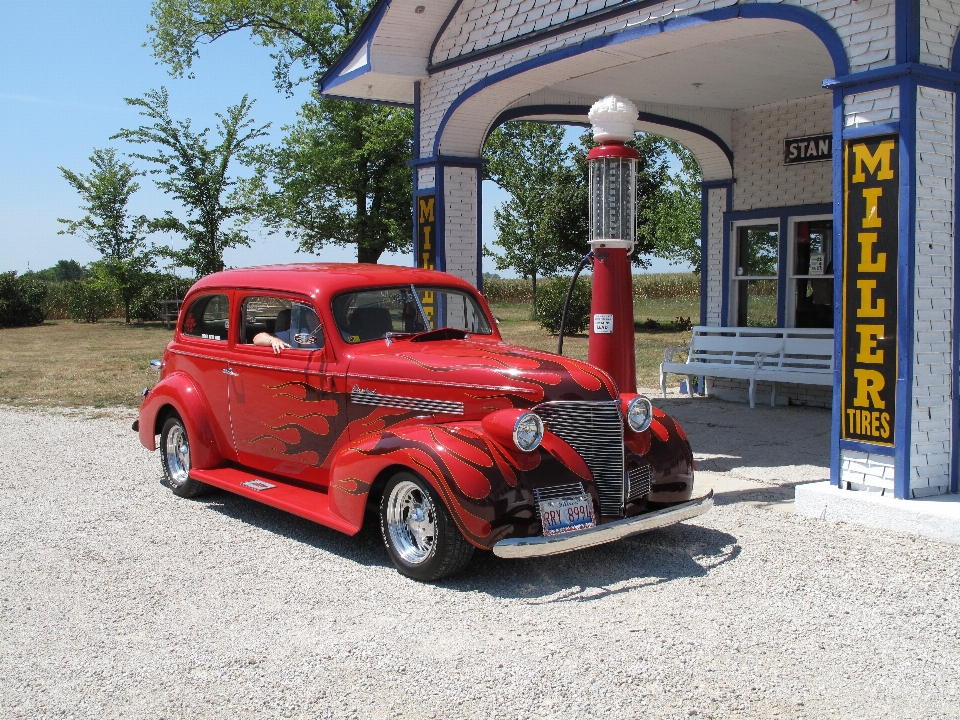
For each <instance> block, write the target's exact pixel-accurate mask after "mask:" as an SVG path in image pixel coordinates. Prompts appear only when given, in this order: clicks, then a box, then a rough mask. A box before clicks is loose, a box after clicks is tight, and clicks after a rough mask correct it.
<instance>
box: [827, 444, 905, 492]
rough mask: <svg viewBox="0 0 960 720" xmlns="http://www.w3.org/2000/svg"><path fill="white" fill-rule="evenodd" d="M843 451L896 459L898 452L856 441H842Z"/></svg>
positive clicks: (841, 447) (890, 448) (894, 449)
mask: <svg viewBox="0 0 960 720" xmlns="http://www.w3.org/2000/svg"><path fill="white" fill-rule="evenodd" d="M840 449H841V450H855V451H857V452H862V453H870V454H871V455H885V456H886V457H896V456H897V450H896V448H892V447H885V446H883V445H873V444H871V443H862V442H857V441H856V440H841V441H840ZM831 483H832V484H836V483H833V481H832V480H831Z"/></svg>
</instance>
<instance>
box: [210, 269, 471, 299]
mask: <svg viewBox="0 0 960 720" xmlns="http://www.w3.org/2000/svg"><path fill="white" fill-rule="evenodd" d="M409 283H416V284H421V285H422V284H430V285H444V286H447V287H459V288H464V289H468V290H475V288H474V287H473V286H472V285H471V284H470V283H468V282H467V281H465V280H461V279H460V278H458V277H455V276H453V275H450V274H448V273H445V272H439V271H437V270H423V269H421V268H412V267H401V266H399V265H373V264H370V263H295V264H289V265H260V266H256V267H248V268H236V269H232V270H224V271H222V272H218V273H213V274H212V275H207V276H206V277H203V278H201V279H200V280H198V281H197V282H196V283H195V284H194V285H193V287H192V288H191V293H193V292H197V291H198V290H203V289H204V288H222V287H229V288H257V289H262V290H279V291H286V292H294V293H300V294H303V295H309V296H312V297H315V296H317V295H320V294H321V293H322V294H323V295H326V296H331V295H335V294H336V293H338V292H342V291H343V290H352V289H354V288H364V287H370V286H377V285H405V284H409Z"/></svg>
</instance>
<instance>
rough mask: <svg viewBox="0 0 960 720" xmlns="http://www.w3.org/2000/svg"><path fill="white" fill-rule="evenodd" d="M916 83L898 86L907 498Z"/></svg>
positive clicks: (901, 438) (902, 442) (902, 490)
mask: <svg viewBox="0 0 960 720" xmlns="http://www.w3.org/2000/svg"><path fill="white" fill-rule="evenodd" d="M916 113H917V82H916V80H915V79H914V78H912V77H910V76H905V77H904V78H902V80H901V82H900V208H899V210H900V217H899V218H898V220H899V222H898V228H899V236H900V247H899V250H898V253H899V257H898V258H897V262H898V264H899V266H900V267H899V272H898V273H897V394H896V398H897V400H896V402H897V417H896V423H895V425H894V432H893V438H894V447H895V448H896V449H897V453H896V456H895V458H894V464H895V470H894V485H893V493H894V497H897V498H909V497H910V477H911V467H910V463H911V451H912V448H911V434H912V433H911V429H912V425H913V422H912V420H913V339H914V327H913V319H914V312H913V307H914V303H913V287H914V278H913V271H914V269H915V267H916V265H915V247H914V245H915V243H916V226H917V221H916V198H917V193H916V183H915V174H916V134H917V133H916V127H917V117H916Z"/></svg>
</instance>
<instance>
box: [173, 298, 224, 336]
mask: <svg viewBox="0 0 960 720" xmlns="http://www.w3.org/2000/svg"><path fill="white" fill-rule="evenodd" d="M229 318H230V303H229V301H228V300H227V296H226V295H203V296H201V297H198V298H197V299H196V300H194V301H193V302H192V303H190V307H189V308H188V309H187V312H186V314H185V315H184V316H183V325H182V326H181V327H180V332H181V333H183V334H184V335H187V336H189V337H196V338H203V339H204V340H220V341H221V342H226V341H227V330H228V329H229V328H230V320H229Z"/></svg>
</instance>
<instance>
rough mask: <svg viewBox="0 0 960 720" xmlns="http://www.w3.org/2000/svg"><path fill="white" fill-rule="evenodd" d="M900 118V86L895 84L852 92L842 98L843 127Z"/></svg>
mask: <svg viewBox="0 0 960 720" xmlns="http://www.w3.org/2000/svg"><path fill="white" fill-rule="evenodd" d="M899 119H900V88H899V87H897V86H893V87H889V88H882V89H880V90H871V91H870V92H863V93H852V94H850V95H847V96H845V97H844V98H843V125H844V127H860V126H863V125H873V124H875V123H885V122H893V121H895V120H899Z"/></svg>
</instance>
